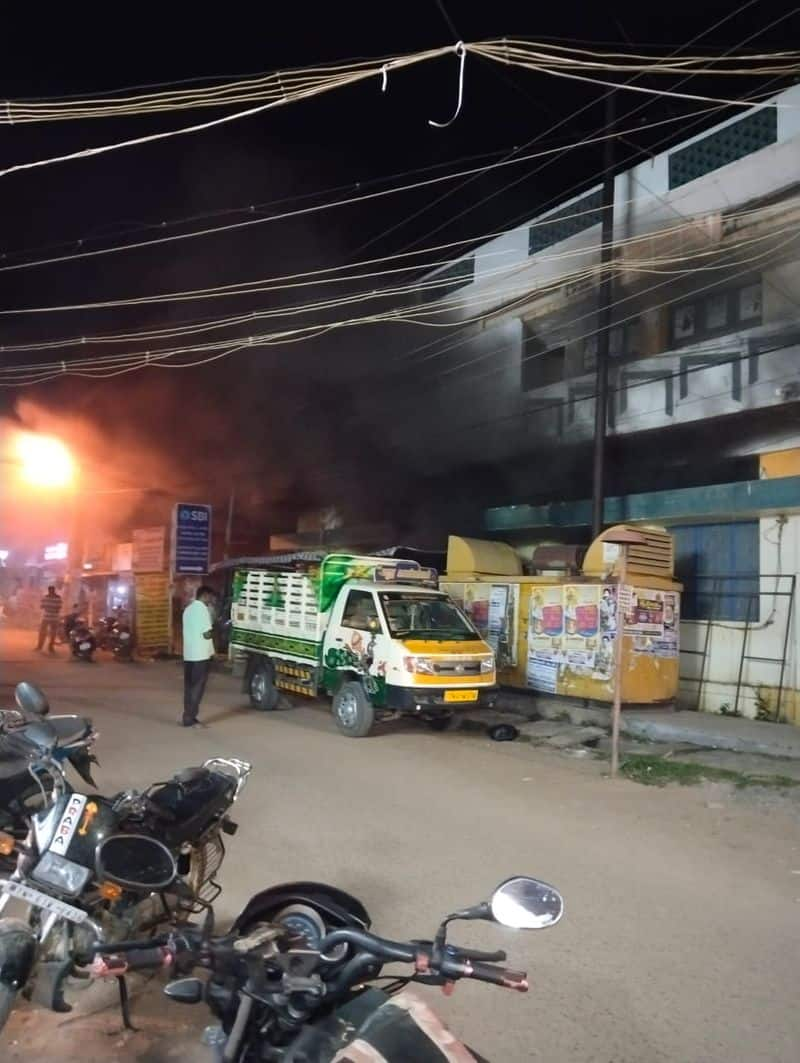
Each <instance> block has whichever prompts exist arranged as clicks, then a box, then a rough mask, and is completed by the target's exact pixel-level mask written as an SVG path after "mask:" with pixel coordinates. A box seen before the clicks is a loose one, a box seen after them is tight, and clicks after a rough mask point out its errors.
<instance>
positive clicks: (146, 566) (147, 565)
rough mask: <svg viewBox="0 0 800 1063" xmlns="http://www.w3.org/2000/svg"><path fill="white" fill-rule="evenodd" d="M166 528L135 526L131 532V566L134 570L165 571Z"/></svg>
mask: <svg viewBox="0 0 800 1063" xmlns="http://www.w3.org/2000/svg"><path fill="white" fill-rule="evenodd" d="M165 536H166V528H165V527H163V526H160V527H156V528H134V530H133V532H132V533H131V540H132V542H131V566H132V568H133V571H134V572H163V571H164V539H165Z"/></svg>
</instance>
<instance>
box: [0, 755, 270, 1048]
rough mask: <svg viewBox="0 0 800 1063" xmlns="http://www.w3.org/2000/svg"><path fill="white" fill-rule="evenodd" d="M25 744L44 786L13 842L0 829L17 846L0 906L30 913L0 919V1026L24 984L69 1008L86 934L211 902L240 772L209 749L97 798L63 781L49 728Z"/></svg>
mask: <svg viewBox="0 0 800 1063" xmlns="http://www.w3.org/2000/svg"><path fill="white" fill-rule="evenodd" d="M29 750H30V761H31V764H30V766H31V768H32V770H33V771H34V772H35V773H36V774H37V775H42V774H44V773H48V774H49V775H50V777H51V780H52V791H51V793H50V794H49V796H48V800H47V802H46V804H45V807H43V808H42V809H41V810H40V811H37V812H35V813H34V814H33V815H32V817H31V826H30V830H29V832H28V834H27V836H26V839H25V842H24V843H23V844H19V843H18V842H17V840H16V839H15V838H13V837H12V836H11V835H10V834H7V835H0V846H1V847H2V848H3V849H4V850H7V852H8V854H9V855H10V854H11V853H12V852H13V853H14V854H15V855H16V866H15V870H14V872H13V874H11V875H10V876H9V877H7V878H0V915H2V913H3V912H4V911H5V908H6V907H7V905H8V902H9V901H10V899H11V898H16V899H18V900H21V901H23V902H24V903H26V904H27V905H28V908H29V912H30V915H29V921H28V923H27V924H26V923H20V922H19V921H18V920H14V919H10V920H9V919H5V918H0V1029H2V1023H3V1021H4V1018H5V1017H7V1015H8V1013H9V1012H10V1010H11V1008H12V1006H13V1002H14V999H15V998H16V994H17V992H18V991H19V990H20V989H21V988H23V986H25V985H27V987H28V991H29V992H30V995H31V999H33V1000H34V1002H36V1003H39V1004H43V1005H44V1006H46V1007H50V1008H52V1009H53V1010H54V1011H69V1010H70V1006H69V1004H68V1003H67V1002H66V1000H65V998H64V984H65V980H66V978H67V977H68V976H69V975H70V974H73V973H75V972H78V973H79V972H80V969H81V967H83V966H85V964H86V963H87V962H88V959H89V958H90V950H91V947H92V945H93V944H94V943H96V942H104V943H106V944H113V943H114V942H115V941H119V940H122V939H126V938H130V937H131V936H133V935H136V934H144V933H147V932H150V931H152V930H155V929H157V928H158V927H160V926H164V925H171V926H173V927H180V926H183V925H185V924H186V923H187V921H188V920H189V918H191V916H193V915H197V914H199V913H201V912H203V911H209V910H211V906H212V904H213V902H214V901H215V900H216V898H217V897H218V895H219V893H220V891H221V887H220V886H219V884H218V883H217V881H216V874H217V872H218V870H219V868H220V866H221V864H222V861H223V859H224V856H225V846H224V843H223V841H222V835H223V834H228V835H233V834H235V833H236V830H237V829H238V828H237V825H236V824H235V823H234V822H233V821H232V820H231V819H230V818H229V816H228V811H229V810H230V807H231V805H232V804H233V803H234V802H235V800H236V799H237V797H238V796H239V793H240V792H241V790H242V787H243V786H244V785H245V783H246V781H247V777H248V775H249V773H250V765H249V764H247V763H245V762H244V761H240V760H236V759H234V758H229V759H223V758H220V757H215V758H212V759H210V760H207V761H205V763H204V764H203V765H202V766H201V767H194V768H188V769H186V770H185V771H183V772H180V773H178V774H177V775H175V776H174V777H173V778H172V779H170V780H168V781H166V782H159V783H154V784H153V785H152V786H150V787H148V788H147V789H146V790H145V791H143V792H142V793H139V792H138V791H136V790H127V791H123V792H122V793H119V794H117V795H116V796H114V797H104V796H102V795H101V794H97V793H93V792H92V791H91V790H87V792H85V793H79V792H77V791H74V790H73V789H72V788H71V787H70V786H69V785H68V783H67V781H66V777H65V775H64V773H63V771H62V770H61V766H60V764H59V763H58V762H57V761H56V760H55V758H54V756H53V750H54V742H53V739H52V737H51V736H43V737H42V740H41V741H36V742H31V743H30V745H29ZM162 869H166V870H165V872H164V873H163V874H162V873H161V871H162ZM156 872H158V874H157V876H156V877H155V878H154V877H153V874H154V873H156ZM167 872H168V873H167ZM148 874H149V875H150V876H151V877H150V878H149V879H148V885H147V888H146V889H143V888H142V886H141V878H142V876H143V875H145V876H146V875H148ZM21 927H24V928H25V932H24V933H23V931H22V930H21Z"/></svg>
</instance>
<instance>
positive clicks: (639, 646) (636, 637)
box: [625, 587, 680, 658]
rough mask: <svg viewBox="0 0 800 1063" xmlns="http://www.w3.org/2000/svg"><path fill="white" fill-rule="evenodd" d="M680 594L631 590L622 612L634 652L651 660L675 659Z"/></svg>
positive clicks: (636, 588)
mask: <svg viewBox="0 0 800 1063" xmlns="http://www.w3.org/2000/svg"><path fill="white" fill-rule="evenodd" d="M679 628H680V595H679V594H678V593H676V592H675V591H655V590H647V589H642V588H639V587H632V588H631V600H630V605H629V606H628V607H627V608H626V610H625V634H626V635H632V636H633V652H634V653H647V654H651V655H652V656H654V657H662V658H676V657H677V656H678V631H679Z"/></svg>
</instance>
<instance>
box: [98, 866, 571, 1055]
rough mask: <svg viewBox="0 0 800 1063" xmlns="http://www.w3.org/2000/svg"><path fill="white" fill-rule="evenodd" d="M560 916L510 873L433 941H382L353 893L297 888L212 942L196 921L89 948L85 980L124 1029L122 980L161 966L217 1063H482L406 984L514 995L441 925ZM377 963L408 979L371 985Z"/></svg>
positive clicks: (530, 883) (267, 895) (545, 888)
mask: <svg viewBox="0 0 800 1063" xmlns="http://www.w3.org/2000/svg"><path fill="white" fill-rule="evenodd" d="M164 871H166V868H164ZM124 873H125V874H130V871H126V872H124ZM146 879H147V876H146V875H143V876H142V880H141V886H142V888H146V886H147V885H148V883H147V881H146ZM150 884H152V883H150ZM563 911H564V902H563V899H562V897H561V894H560V893H559V892H558V890H556V889H554V888H553V887H552V886H549V885H547V883H545V882H540V881H539V880H537V879H533V878H527V877H523V876H515V877H513V878H510V879H507V880H506V881H505V882H502V883H501V884H500V885H499V886H498V887H497V889H496V890H495V891H494V893H493V894H492V896H491V899H490V900H489V901H485V902H482V903H480V904H477V905H473V906H471V907H468V908H461V909H459V910H457V911H455V912H453V913H451V914H450V915H448V916H447V917H446V918H445V919H444V920H443V921H442V923H441V925H440V926H439V929H438V930H437V932H436V934H435V936H434V938H433V939H432V940H421V939H412V940H410V941H391V940H389V939H387V938H382V937H379V936H378V935H376V934H374V933H372V932H371V930H370V918H369V915H368V913H367V911H366V909H365V908H364V906H363V905H362V904H361V902H360V901H358V900H357V899H356V898H355V897H352V896H350V895H349V894H347V893H345V892H344V891H342V890H339V889H336V888H335V887H333V886H328V885H325V884H322V883H315V882H296V883H290V884H287V885H282V886H275V887H273V888H272V889H268V890H265V891H263V892H262V893H259V894H257V895H256V896H254V897H253V898H252V899H251V900H250V902H249V903H248V904H247V906H246V907H245V909H244V910H243V912H242V913H241V915H240V916H239V918H238V919H237V920H236V922H235V923H234V925H233V929H232V931H231V933H229V934H226V935H224V936H221V937H212V936H211V934H210V930H211V927H210V920H208V919H207V920H206V925H205V926H204V927H202V928H197V927H191V928H188V929H187V930H185V931H182V932H181V933H180V934H171V935H168V936H163V937H160V938H157V939H152V940H149V941H128V942H121V943H119V944H118V945H117V946H116V947H115V948H114V949H109V948H107V947H104V946H103V945H102V944H98V945H97V946H96V947H95V948H94V949H93V951H94V956H95V958H94V962H93V964H92V967H91V974H92V975H93V976H94V977H115V978H117V979H118V981H119V985H120V1001H121V1005H122V1013H123V1020H124V1022H125V1024H126V1025H129V1024H130V1013H129V1009H128V1007H127V995H126V994H125V993H123V992H122V986H123V985H124V982H125V976H126V975H127V974H128V973H129V972H132V971H138V970H147V969H150V970H152V969H156V968H164V969H167V970H169V971H172V972H174V973H176V974H182V975H184V977H182V978H180V979H178V980H176V981H172V982H171V983H170V984H169V985H167V987H166V988H165V990H164V992H165V993H166V995H167V996H168V997H170V998H171V999H173V1000H175V1001H177V1002H179V1003H184V1004H197V1003H200V1002H201V1001H205V1003H206V1004H207V1006H208V1007H209V1008H210V1010H211V1012H212V1013H213V1014H214V1016H215V1017H216V1018H217V1019H218V1021H219V1025H218V1026H217V1027H216V1028H212V1029H210V1030H207V1031H206V1038H205V1040H206V1043H207V1044H208V1043H210V1044H212V1045H213V1047H214V1048H215V1050H216V1053H217V1059H218V1061H219V1063H275V1061H279V1063H356V1061H360V1063H369V1061H374V1063H393V1061H397V1063H408V1061H409V1060H414V1061H415V1063H433V1061H434V1060H442V1059H448V1060H451V1061H452V1063H475V1061H478V1063H486V1060H485V1059H483V1057H482V1056H479V1055H478V1054H477V1053H475V1052H474V1050H471V1049H469V1048H468V1047H467V1046H466V1045H465V1044H463V1043H462V1042H460V1041H458V1040H457V1039H456V1037H454V1035H453V1034H452V1033H450V1031H449V1030H448V1029H447V1028H446V1027H445V1026H444V1024H443V1023H442V1021H441V1020H440V1019H439V1018H438V1017H437V1016H436V1014H435V1012H434V1011H433V1010H432V1009H431V1008H430V1007H429V1005H428V1004H427V1002H426V1001H425V1000H423V999H421V998H419V997H417V996H416V995H415V994H413V993H411V992H409V991H408V990H407V988H406V986H407V985H408V983H410V982H416V983H420V984H423V985H428V986H440V987H441V988H442V989H443V990H444V992H445V993H448V994H449V993H450V992H452V990H453V988H454V985H455V983H456V982H457V981H459V980H460V979H462V978H472V979H477V980H478V981H483V982H488V983H490V984H492V985H497V986H501V987H503V988H506V989H513V990H517V991H518V992H523V993H524V992H526V991H527V989H528V980H527V976H526V974H525V973H524V972H522V971H513V970H508V969H507V968H505V967H503V966H500V964H502V963H504V961H505V959H506V954H505V952H504V951H502V950H498V951H496V952H482V951H479V950H478V949H474V948H463V947H460V946H457V945H454V944H452V943H451V942H449V941H448V940H447V934H448V928H449V926H450V924H451V923H452V922H454V921H456V920H487V921H491V922H495V923H498V924H500V925H501V926H505V927H509V928H512V929H515V930H539V929H544V928H545V927H549V926H553V925H555V924H556V923H557V922H558V921H559V919H560V918H561V916H562V915H563ZM388 963H391V964H397V963H402V964H406V965H407V967H408V971H407V973H404V974H400V975H397V976H391V977H389V979H388V984H386V985H383V986H382V987H381V988H377V987H375V986H371V985H370V984H369V983H370V982H374V981H376V980H380V979H381V978H382V975H381V971H382V969H383V967H384V965H385V964H388ZM197 967H200V968H204V969H205V970H207V971H208V972H209V977H208V978H207V980H201V979H199V978H195V977H191V971H192V970H193V969H195V968H197ZM384 980H386V979H385V977H384Z"/></svg>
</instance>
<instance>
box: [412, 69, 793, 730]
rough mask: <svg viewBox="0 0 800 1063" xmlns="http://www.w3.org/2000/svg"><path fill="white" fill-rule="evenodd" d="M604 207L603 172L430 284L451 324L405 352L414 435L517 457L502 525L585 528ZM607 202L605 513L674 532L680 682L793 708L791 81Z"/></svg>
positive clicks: (422, 301) (744, 706)
mask: <svg viewBox="0 0 800 1063" xmlns="http://www.w3.org/2000/svg"><path fill="white" fill-rule="evenodd" d="M601 213H602V210H601V186H600V185H599V184H598V185H597V186H595V187H593V188H589V189H588V190H587V191H586V192H584V193H582V194H581V195H579V196H577V197H574V198H572V199H569V200H567V201H565V202H564V203H562V204H559V205H558V207H556V208H554V209H553V210H550V211H548V212H547V213H544V214H542V215H541V216H539V217H536V218H533V219H532V220H531V221H530V222H527V223H526V224H524V225H521V226H518V227H516V228H515V229H514V230H513V231H511V232H508V233H505V234H504V235H502V236H500V237H498V238H497V239H494V240H492V241H491V242H489V243H486V244H485V245H483V246H480V247H477V248H476V249H474V250H472V251H470V252H469V253H468V254H465V255H463V256H461V257H459V258H458V259H457V260H455V261H453V262H451V263H449V264H448V265H446V266H445V267H443V268H442V269H440V270H438V271H436V272H434V273H432V274H430V275H429V276H428V277H427V278H426V282H425V283H426V287H425V288H424V290H423V291H422V292H421V293H420V296H419V305H418V314H419V315H420V316H422V317H425V315H426V314H429V315H430V320H439V321H448V322H451V324H452V325H453V326H454V327H452V328H450V329H449V330H447V331H446V332H443V335H442V338H441V339H440V340H435V341H434V342H433V343H429V344H428V345H427V346H426V347H425V348H424V349H423V350H420V351H417V352H416V353H414V352H410V353H409V356H408V359H407V362H406V371H407V373H408V374H409V376H411V375H414V380H415V384H414V389H413V390H414V402H415V403H416V404H418V405H419V404H422V407H423V409H427V410H428V411H429V413H430V417H429V418H425V417H422V418H416V419H415V426H417V428H418V430H417V431H415V437H414V439H413V440H405V441H404V446H406V447H410V448H411V450H412V451H413V452H415V453H416V454H417V456H418V460H419V462H420V464H422V463H423V462H424V463H425V467H426V468H427V469H431V468H435V467H437V465H438V466H440V467H441V468H442V469H445V468H447V467H452V465H453V461H454V454H455V453H456V452H458V454H459V455H460V459H461V460H462V461H463V462H474V463H484V464H486V465H492V466H494V467H495V468H497V469H500V470H502V469H505V470H507V471H508V475H507V477H506V482H505V485H504V490H505V496H504V498H503V499H502V501H503V502H505V503H508V504H507V505H505V506H499V507H496V508H494V509H492V510H491V511H490V512H489V513H488V514H487V517H486V531H487V532H488V533H489V534H490V536H491V537H493V538H498V539H499V538H505V539H507V540H510V541H515V542H517V543H520V544H522V543H531V542H534V541H537V540H542V539H549V540H552V539H561V540H562V541H563V540H564V539H566V540H568V541H580V540H583V541H586V539H587V538H588V525H589V523H590V513H589V506H588V502H586V501H585V499H587V498H588V497H589V494H590V461H589V454H590V449H591V439H592V434H593V425H594V417H595V410H594V406H595V403H594V391H595V379H594V370H595V363H596V352H597V305H598V283H599V277H600V247H599V244H600V229H601ZM613 215H614V216H613V232H614V255H613V269H612V277H613V301H614V310H613V329H612V332H611V337H610V346H611V372H610V389H611V395H610V402H609V411H608V433H609V438H610V447H609V453H610V462H611V468H610V469H609V477H610V488H611V489H610V491H609V493H610V494H613V496H614V497H613V498H610V499H609V500H608V505H607V508H606V522H611V523H613V522H616V521H618V520H637V519H638V520H649V521H658V522H660V523H664V524H667V525H669V526H670V528H671V530H672V531H673V534H674V535H675V538H676V547H677V557H678V571H679V576H680V577H681V578H683V579H684V581H685V582H686V584H687V591H688V594H687V596H686V599H685V609H684V624H683V628H682V631H683V646H684V650H685V655H684V660H683V661H682V671H683V672H684V674H685V677H686V679H685V683H684V697H685V699H686V700H687V702H689V703H691V704H696V705H697V706H698V707H700V708H706V709H710V710H715V711H731V712H740V713H743V714H745V715H749V716H753V715H758V714H761V715H764V716H766V715H769V714H770V713H772V714H773V715H774V714H775V712H776V710H777V701H778V694H779V692H780V713H781V715H783V716H785V717H788V718H794V719H798V718H799V717H800V704H798V693H797V692H798V688H799V687H800V660H799V658H800V650H799V648H798V643H799V642H800V625H799V624H798V620H797V613H798V601H797V587H796V584H797V576H798V573H799V572H800V459H799V458H798V455H799V454H800V450H798V449H797V448H800V86H795V87H793V88H791V89H788V90H787V91H784V92H782V93H780V94H778V95H776V96H775V97H774V98H772V99H770V100H768V101H766V102H765V103H764V104H762V105H759V106H758V107H755V108H753V109H751V110H746V111H744V112H743V113H740V114H739V115H737V116H735V117H733V118H731V119H729V120H727V121H725V122H722V123H720V124H719V125H717V126H715V127H713V128H712V129H709V130H706V131H705V132H703V133H701V134H699V135H698V136H694V137H691V138H689V139H687V140H684V141H683V142H681V143H676V144H675V145H674V146H673V147H671V148H670V149H669V150H667V151H664V152H662V153H661V154H658V155H656V156H654V157H652V158H649V159H648V160H647V161H645V162H642V163H640V164H638V165H636V166H633V167H632V168H631V169H629V170H627V171H625V172H623V173H620V174H618V175H617V177H616V179H615V194H614V211H613ZM426 425H430V426H434V429H435V428H438V429H439V431H438V433H437V432H436V431H435V430H433V431H426V429H425V427H424V426H426ZM419 426H423V427H419ZM443 426H444V428H445V429H446V431H442V427H443ZM531 500H533V501H534V502H535V503H537V504H527V503H530V502H531ZM538 503H541V504H538ZM454 530H455V529H454Z"/></svg>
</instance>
